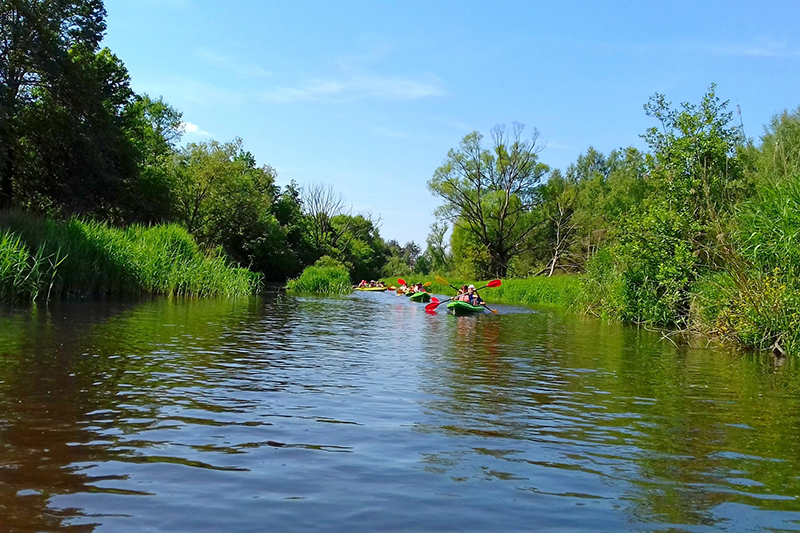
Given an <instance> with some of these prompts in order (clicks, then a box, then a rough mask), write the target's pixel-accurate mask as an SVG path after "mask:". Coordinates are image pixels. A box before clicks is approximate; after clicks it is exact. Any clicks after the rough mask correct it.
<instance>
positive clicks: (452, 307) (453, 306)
mask: <svg viewBox="0 0 800 533" xmlns="http://www.w3.org/2000/svg"><path fill="white" fill-rule="evenodd" d="M485 310H486V308H485V307H483V306H482V305H472V304H470V303H467V302H462V301H461V300H453V301H452V302H450V303H448V304H447V311H448V312H450V313H453V314H454V315H456V316H463V315H474V314H477V313H483V312H484V311H485Z"/></svg>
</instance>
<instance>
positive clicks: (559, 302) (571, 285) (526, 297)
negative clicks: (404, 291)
mask: <svg viewBox="0 0 800 533" xmlns="http://www.w3.org/2000/svg"><path fill="white" fill-rule="evenodd" d="M402 279H403V280H404V281H406V282H407V283H409V284H411V283H426V282H430V283H431V284H430V286H428V287H427V290H428V291H429V292H432V293H435V294H444V295H455V293H456V291H455V289H454V288H457V287H461V286H462V285H470V284H472V285H475V286H476V287H477V288H479V289H480V288H481V287H483V286H484V285H486V284H487V283H488V282H489V281H491V280H483V281H476V280H464V279H458V278H451V277H447V278H446V279H447V281H449V282H450V285H443V284H441V283H438V282H437V281H436V277H435V275H433V274H431V275H429V276H418V275H414V276H407V277H403V278H402ZM383 281H384V282H385V283H386V284H387V285H395V286H396V285H397V278H383ZM502 282H503V283H502V285H501V286H500V287H494V288H491V287H488V288H485V289H482V290H481V293H480V294H481V297H482V298H483V299H484V300H486V301H487V302H489V303H501V304H511V305H514V304H521V305H552V306H558V307H565V308H568V309H570V310H573V311H580V310H581V302H582V301H583V295H582V286H581V285H582V284H581V278H580V277H579V276H551V277H541V276H537V277H531V278H519V279H514V278H512V279H504V280H502ZM451 285H452V287H451Z"/></svg>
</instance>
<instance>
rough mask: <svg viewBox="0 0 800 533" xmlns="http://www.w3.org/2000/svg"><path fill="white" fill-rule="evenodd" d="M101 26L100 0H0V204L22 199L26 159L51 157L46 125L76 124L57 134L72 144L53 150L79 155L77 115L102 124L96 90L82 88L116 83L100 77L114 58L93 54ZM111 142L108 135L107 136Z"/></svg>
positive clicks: (82, 131) (50, 128) (110, 86)
mask: <svg viewBox="0 0 800 533" xmlns="http://www.w3.org/2000/svg"><path fill="white" fill-rule="evenodd" d="M105 27H106V26H105V8H104V7H103V3H102V1H101V0H71V1H68V0H3V2H2V3H0V207H8V206H11V205H14V204H15V203H18V202H21V200H20V199H19V195H20V194H21V192H22V191H21V190H22V188H23V187H22V186H21V184H20V181H21V180H20V175H21V174H22V173H24V172H25V170H20V168H19V167H20V166H27V167H28V169H27V170H28V171H29V176H28V177H29V178H30V176H31V175H33V174H34V172H33V171H31V170H30V159H31V158H33V159H37V158H38V159H47V158H48V157H50V153H49V152H48V151H47V149H48V148H52V147H53V145H54V144H55V143H49V144H48V142H47V141H53V140H54V139H52V137H50V136H49V135H48V133H49V132H51V131H54V130H55V129H57V128H60V127H62V126H70V127H71V128H72V130H73V131H71V132H69V133H65V134H63V135H62V140H63V141H71V140H75V144H76V145H77V146H76V147H75V148H74V149H72V150H70V149H63V150H61V152H60V153H58V154H55V155H54V156H53V158H56V157H59V156H62V155H63V153H64V152H71V153H72V155H76V154H79V153H80V152H81V148H83V146H82V145H81V144H82V141H84V140H85V137H81V136H80V135H77V136H76V135H75V133H78V134H84V135H86V134H87V131H88V128H83V129H82V128H81V127H80V126H81V124H80V121H81V120H83V119H86V122H99V123H100V125H102V123H103V121H104V120H106V119H108V118H109V117H108V116H102V114H100V116H98V113H97V109H96V108H95V107H94V105H95V103H96V100H95V99H94V97H96V96H97V92H95V91H90V94H83V91H85V90H86V89H87V88H90V89H98V90H100V92H104V91H105V90H106V89H113V88H114V87H113V85H114V83H113V81H112V82H111V83H104V82H105V81H107V80H105V79H103V75H104V70H105V69H106V67H109V66H110V67H111V68H112V70H114V69H115V66H116V65H109V63H114V62H113V61H109V58H108V57H107V55H106V56H105V57H99V58H97V57H94V56H95V55H96V54H97V50H98V47H99V44H100V41H101V39H102V36H103V32H104V31H105ZM92 82H94V83H92ZM119 89H120V90H119V91H117V92H118V94H124V92H125V91H124V88H119ZM34 106H36V107H34ZM111 107H114V104H113V103H112V105H111ZM81 111H83V112H91V116H87V117H84V116H82V115H81V114H80V113H81ZM114 111H115V109H112V110H109V113H110V114H113V113H114ZM49 113H53V116H52V121H51V122H49V123H47V124H43V117H46V116H48V114H49ZM45 126H47V127H46V128H45ZM76 130H77V132H76ZM40 137H45V138H44V139H42V138H40ZM115 142H116V139H112V140H110V141H109V144H112V145H113V144H114V143H115ZM109 148H110V149H111V150H112V151H113V150H115V149H117V148H118V147H116V146H111V147H109ZM50 170H53V169H52V165H51V168H50ZM59 170H61V171H62V172H69V169H59ZM48 189H50V188H48V187H45V190H48ZM76 196H77V195H76Z"/></svg>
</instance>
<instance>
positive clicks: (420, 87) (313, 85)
mask: <svg viewBox="0 0 800 533" xmlns="http://www.w3.org/2000/svg"><path fill="white" fill-rule="evenodd" d="M443 94H444V90H443V88H442V86H441V82H440V81H439V79H438V78H436V77H435V76H428V77H427V78H426V79H421V80H413V79H407V78H402V77H396V76H394V77H381V76H368V75H359V76H350V77H346V78H342V79H314V80H309V81H307V82H305V83H302V84H300V85H298V86H295V87H276V88H275V89H272V90H269V91H266V92H264V93H262V95H261V96H262V98H263V99H264V100H266V101H268V102H280V103H289V102H309V101H323V100H334V101H347V100H364V99H382V100H415V99H418V98H426V97H431V96H441V95H443Z"/></svg>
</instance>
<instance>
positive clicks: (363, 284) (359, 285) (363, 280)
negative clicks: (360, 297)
mask: <svg viewBox="0 0 800 533" xmlns="http://www.w3.org/2000/svg"><path fill="white" fill-rule="evenodd" d="M366 287H367V280H365V279H362V280H361V283H359V284H358V288H359V289H364V288H366Z"/></svg>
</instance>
